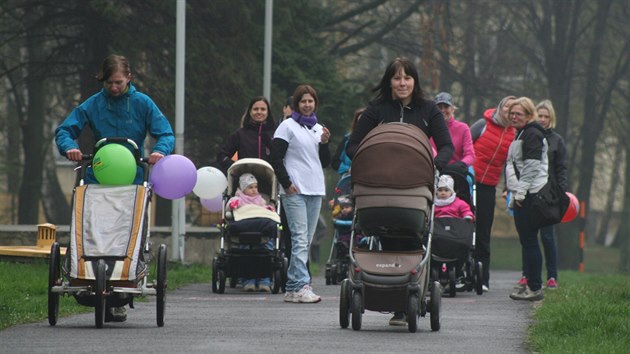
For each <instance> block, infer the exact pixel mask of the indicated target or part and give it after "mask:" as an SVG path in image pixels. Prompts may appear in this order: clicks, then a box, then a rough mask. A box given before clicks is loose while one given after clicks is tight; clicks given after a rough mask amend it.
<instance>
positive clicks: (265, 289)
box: [258, 284, 271, 293]
mask: <svg viewBox="0 0 630 354" xmlns="http://www.w3.org/2000/svg"><path fill="white" fill-rule="evenodd" d="M258 291H260V292H261V293H270V292H271V286H269V285H267V284H258Z"/></svg>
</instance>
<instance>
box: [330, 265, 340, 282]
mask: <svg viewBox="0 0 630 354" xmlns="http://www.w3.org/2000/svg"><path fill="white" fill-rule="evenodd" d="M338 272H339V265H338V264H336V263H335V264H333V265H332V270H331V271H330V273H331V274H330V278H331V281H332V283H333V285H337V279H338Z"/></svg>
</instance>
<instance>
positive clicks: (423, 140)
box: [352, 123, 434, 190]
mask: <svg viewBox="0 0 630 354" xmlns="http://www.w3.org/2000/svg"><path fill="white" fill-rule="evenodd" d="M352 183H353V184H362V185H364V186H370V187H387V188H397V189H407V188H414V187H422V186H427V187H429V188H430V190H433V184H434V172H433V150H432V148H431V145H430V144H429V139H428V138H427V136H426V135H425V134H424V132H423V131H422V130H421V129H420V128H418V127H416V126H415V125H411V124H407V123H387V124H381V125H379V126H378V127H376V128H374V129H372V131H370V132H369V133H368V134H367V135H366V136H365V138H364V139H363V140H362V141H361V144H360V145H359V148H358V149H357V152H356V154H355V156H354V159H353V160H352Z"/></svg>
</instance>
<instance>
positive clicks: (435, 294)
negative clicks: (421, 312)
mask: <svg viewBox="0 0 630 354" xmlns="http://www.w3.org/2000/svg"><path fill="white" fill-rule="evenodd" d="M439 289H440V283H439V282H437V281H434V282H433V286H432V287H431V298H430V301H431V303H430V306H429V312H431V330H432V331H439V330H440V306H441V303H442V295H441V294H440V290H439Z"/></svg>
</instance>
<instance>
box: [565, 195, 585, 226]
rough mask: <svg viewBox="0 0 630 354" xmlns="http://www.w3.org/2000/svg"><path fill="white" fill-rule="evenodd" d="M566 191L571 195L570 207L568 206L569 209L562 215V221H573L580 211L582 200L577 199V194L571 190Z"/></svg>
mask: <svg viewBox="0 0 630 354" xmlns="http://www.w3.org/2000/svg"><path fill="white" fill-rule="evenodd" d="M566 193H567V195H568V196H569V207H568V208H567V211H566V212H565V213H564V216H563V217H562V221H561V222H569V221H572V220H573V219H575V217H576V216H577V215H578V213H579V212H580V201H579V200H578V199H577V197H576V196H575V195H573V194H571V193H569V192H566Z"/></svg>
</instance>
